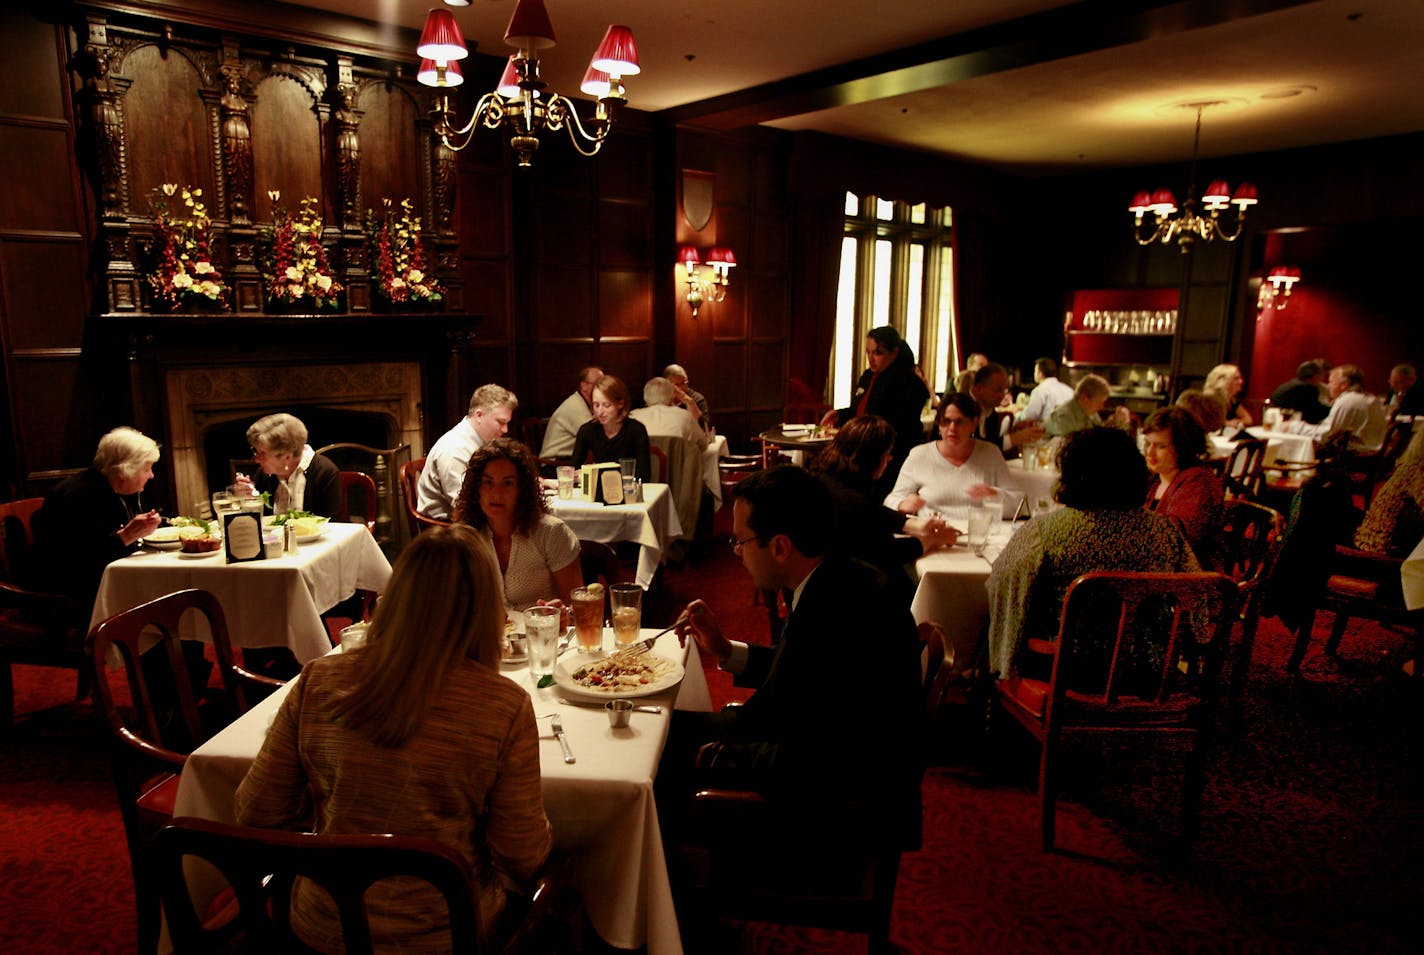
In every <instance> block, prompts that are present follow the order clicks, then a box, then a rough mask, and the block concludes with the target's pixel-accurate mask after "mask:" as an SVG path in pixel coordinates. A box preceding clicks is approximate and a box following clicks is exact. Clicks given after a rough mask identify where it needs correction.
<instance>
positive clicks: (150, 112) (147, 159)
mask: <svg viewBox="0 0 1424 955" xmlns="http://www.w3.org/2000/svg"><path fill="white" fill-rule="evenodd" d="M122 75H124V76H127V77H129V78H131V79H132V80H133V85H132V86H131V87H129V91H128V93H127V94H126V95H125V97H124V141H125V147H126V149H127V150H128V160H129V163H128V168H129V184H130V188H129V197H128V208H129V210H130V211H131V212H132V213H133V214H134V215H137V216H147V215H149V214H150V211H149V204H148V200H149V195H150V193H151V192H152V191H153V190H154V189H156V188H158V187H159V186H161V185H163V184H164V183H177V184H178V185H180V186H181V185H188V186H193V187H196V188H200V189H202V190H203V195H204V201H205V203H206V204H207V206H208V212H209V214H210V215H213V214H216V213H217V208H216V203H215V202H214V201H213V199H214V193H213V183H214V181H215V178H214V170H213V153H212V138H213V137H212V123H211V120H210V116H209V113H208V108H207V106H206V105H205V104H204V103H203V99H202V97H201V96H200V95H199V91H200V90H201V89H202V86H203V82H202V77H201V75H200V74H199V72H198V70H197V68H196V67H194V65H193V64H192V62H190V61H189V59H188V58H187V56H185V55H184V54H183V53H181V52H179V51H177V50H172V51H170V52H169V54H168V55H167V56H163V55H162V54H160V52H159V50H158V48H157V47H155V46H143V47H139V48H138V49H136V50H134V51H133V52H132V53H130V54H129V55H128V56H127V57H125V58H124V61H123V66H122ZM174 201H175V202H176V204H177V208H179V209H181V208H182V200H181V199H175V200H174Z"/></svg>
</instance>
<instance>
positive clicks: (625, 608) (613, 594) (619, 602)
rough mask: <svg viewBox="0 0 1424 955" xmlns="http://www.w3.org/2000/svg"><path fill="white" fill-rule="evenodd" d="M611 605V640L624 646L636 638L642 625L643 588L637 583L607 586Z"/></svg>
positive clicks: (635, 640)
mask: <svg viewBox="0 0 1424 955" xmlns="http://www.w3.org/2000/svg"><path fill="white" fill-rule="evenodd" d="M608 600H609V602H610V603H611V604H612V605H613V642H614V643H616V644H618V646H620V647H626V646H628V645H629V644H630V643H636V642H637V640H638V631H639V630H640V629H641V628H642V626H643V588H642V587H640V586H638V585H637V584H614V585H613V586H611V587H609V588H608Z"/></svg>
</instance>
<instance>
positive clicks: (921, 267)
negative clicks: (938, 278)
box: [900, 242, 925, 364]
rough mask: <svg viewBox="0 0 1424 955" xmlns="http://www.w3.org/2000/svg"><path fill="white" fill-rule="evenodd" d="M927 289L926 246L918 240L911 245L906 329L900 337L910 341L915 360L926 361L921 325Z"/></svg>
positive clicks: (906, 301) (906, 302) (906, 300)
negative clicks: (921, 337)
mask: <svg viewBox="0 0 1424 955" xmlns="http://www.w3.org/2000/svg"><path fill="white" fill-rule="evenodd" d="M924 291H925V247H924V244H923V243H920V242H916V243H914V244H913V245H911V246H910V288H909V293H908V294H907V295H906V297H905V330H904V331H902V332H901V333H900V337H901V338H903V339H905V341H907V342H909V343H910V350H911V351H913V352H914V353H915V361H917V362H920V363H922V364H923V363H924V361H925V354H924V348H923V346H921V344H920V327H921V326H922V325H923V324H924V310H923V308H922V304H921V303H922V302H923V300H924Z"/></svg>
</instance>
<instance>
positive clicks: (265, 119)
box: [249, 76, 332, 222]
mask: <svg viewBox="0 0 1424 955" xmlns="http://www.w3.org/2000/svg"><path fill="white" fill-rule="evenodd" d="M256 92H257V102H255V103H253V104H252V106H251V107H250V109H249V114H250V116H251V123H252V196H253V206H254V209H253V213H252V219H253V220H254V221H259V222H270V221H271V220H272V205H271V202H270V201H269V200H268V198H267V191H268V190H269V189H277V190H280V191H281V193H282V204H283V205H284V206H286V207H287V209H288V210H290V211H292V212H295V211H296V210H297V209H298V208H299V207H300V204H301V201H302V199H304V198H305V197H307V196H316V197H318V198H320V199H324V200H326V201H324V202H323V204H322V208H323V209H324V210H325V215H326V218H327V219H328V221H329V220H330V219H331V218H332V216H331V210H330V209H329V208H327V202H329V201H330V197H329V196H324V195H323V192H322V179H323V177H322V174H321V170H322V162H321V157H322V149H321V122H320V121H319V120H318V119H317V115H316V110H315V107H316V103H315V102H314V101H313V99H312V95H311V93H310V91H308V90H307V88H306V87H304V86H302V85H301V84H300V83H298V82H296V81H295V80H293V79H291V78H289V77H285V76H273V77H268V78H267V79H265V80H263V81H262V83H260V84H259V85H258V87H257V91H256Z"/></svg>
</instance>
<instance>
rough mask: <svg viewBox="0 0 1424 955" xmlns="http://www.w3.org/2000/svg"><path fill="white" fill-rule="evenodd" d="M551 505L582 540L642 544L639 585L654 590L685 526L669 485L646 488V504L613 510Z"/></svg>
mask: <svg viewBox="0 0 1424 955" xmlns="http://www.w3.org/2000/svg"><path fill="white" fill-rule="evenodd" d="M549 504H550V506H551V507H552V508H553V510H554V516H555V517H557V518H558V519H559V520H561V521H563V522H564V523H565V524H567V525H569V526H570V527H572V528H573V529H574V533H575V534H577V535H578V536H579V538H580V539H581V540H593V541H599V542H600V543H604V544H616V543H617V542H619V541H636V542H637V543H638V544H640V545H641V546H642V550H641V552H640V553H639V554H638V583H639V584H641V585H642V586H643V587H644V588H647V587H650V586H652V583H653V576H654V575H655V574H656V573H657V572H658V565H659V564H660V563H662V559H663V554H664V553H666V551H667V546H668V544H669V543H670V542H671V541H674V540H676V539H677V538H678V537H680V536H682V524H681V522H679V521H678V519H677V512H676V511H674V510H673V506H672V495H671V494H670V493H669V491H668V486H667V485H666V484H644V485H643V500H642V502H641V503H639V504H618V505H615V506H613V507H609V506H607V505H604V504H590V503H589V502H588V501H584V500H580V499H577V498H575V499H574V500H571V501H563V500H560V499H559V498H558V497H551V498H550V499H549Z"/></svg>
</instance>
